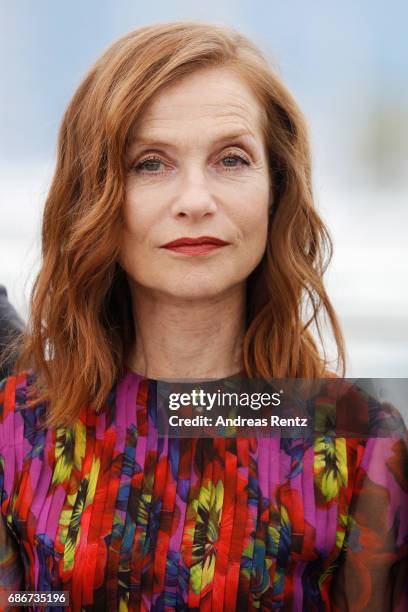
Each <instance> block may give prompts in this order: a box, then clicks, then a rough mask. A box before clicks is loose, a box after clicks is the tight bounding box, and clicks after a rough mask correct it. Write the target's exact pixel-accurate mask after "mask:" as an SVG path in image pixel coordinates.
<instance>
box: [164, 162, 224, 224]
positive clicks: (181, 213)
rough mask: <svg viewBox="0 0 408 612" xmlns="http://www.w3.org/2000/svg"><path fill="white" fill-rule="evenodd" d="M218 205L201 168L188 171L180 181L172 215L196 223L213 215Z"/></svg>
mask: <svg viewBox="0 0 408 612" xmlns="http://www.w3.org/2000/svg"><path fill="white" fill-rule="evenodd" d="M216 210H217V204H216V202H215V200H214V196H213V194H212V193H211V190H210V188H209V184H208V177H207V176H206V175H205V172H204V171H203V170H201V169H199V168H193V169H190V170H186V171H185V173H184V176H183V177H182V179H181V180H180V184H179V188H178V193H177V195H176V197H175V199H174V202H173V205H172V214H173V215H174V216H175V217H178V218H183V217H186V218H190V219H192V220H194V221H197V220H199V219H201V218H202V217H205V216H208V215H213V214H214V213H215V212H216Z"/></svg>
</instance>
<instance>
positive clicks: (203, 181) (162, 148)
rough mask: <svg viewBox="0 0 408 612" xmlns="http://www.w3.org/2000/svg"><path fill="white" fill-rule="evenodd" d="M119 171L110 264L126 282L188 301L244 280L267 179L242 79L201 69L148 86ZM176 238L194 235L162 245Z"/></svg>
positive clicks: (257, 238)
mask: <svg viewBox="0 0 408 612" xmlns="http://www.w3.org/2000/svg"><path fill="white" fill-rule="evenodd" d="M127 168H128V174H127V183H126V200H125V207H124V234H123V241H122V249H121V260H120V262H121V264H122V266H123V268H124V270H125V271H126V273H127V275H128V278H129V281H130V284H131V286H132V285H133V288H138V287H139V288H140V289H142V288H144V289H145V290H146V289H147V290H149V291H150V292H153V293H155V294H156V295H157V296H158V295H160V294H163V295H165V296H166V297H167V298H168V297H169V296H171V297H173V298H181V299H188V300H189V299H190V300H191V299H199V298H201V299H202V298H206V297H207V298H210V297H215V296H217V295H221V294H222V293H223V292H227V291H229V290H231V289H232V288H236V287H237V286H238V285H241V284H243V285H245V280H246V279H247V277H248V276H249V274H250V273H251V272H252V271H253V270H254V268H255V267H256V265H257V264H258V263H259V261H260V260H261V258H262V256H263V253H264V251H265V247H266V239H267V228H268V207H269V204H270V177H269V170H268V159H267V151H266V146H265V143H264V138H263V135H262V133H261V108H260V106H259V103H258V101H257V99H256V98H255V96H254V94H253V93H252V92H251V90H250V89H249V87H248V86H247V85H246V84H245V83H244V82H243V80H242V79H240V78H239V77H238V76H236V74H235V73H234V72H233V71H231V70H229V69H228V68H226V67H222V68H221V67H220V68H205V69H201V70H200V71H197V72H194V73H193V74H191V75H189V76H187V77H185V78H184V79H183V80H181V81H179V82H178V83H176V84H174V85H171V86H169V87H167V88H166V89H165V90H163V91H161V92H160V93H158V94H157V95H156V97H155V98H154V99H153V100H152V102H151V104H150V105H149V107H148V108H147V109H146V111H145V113H144V114H143V115H142V117H141V119H140V121H139V122H138V124H137V129H136V130H135V132H134V140H132V142H131V143H130V145H129V148H128V151H127ZM203 237H204V238H203ZM205 237H207V238H205ZM209 237H210V238H215V239H218V240H221V241H224V243H226V244H224V245H222V246H221V245H219V244H218V245H217V244H214V243H209V242H208V238H209ZM185 238H187V239H196V238H198V239H199V240H198V241H197V242H196V243H195V244H194V243H193V244H191V240H190V241H187V242H190V244H187V245H186V244H184V246H183V244H180V243H179V245H178V246H177V245H175V246H174V247H173V248H172V247H171V245H170V246H167V247H166V246H164V245H168V244H169V243H171V242H173V241H176V240H180V239H185ZM206 241H207V242H206ZM200 243H201V244H200Z"/></svg>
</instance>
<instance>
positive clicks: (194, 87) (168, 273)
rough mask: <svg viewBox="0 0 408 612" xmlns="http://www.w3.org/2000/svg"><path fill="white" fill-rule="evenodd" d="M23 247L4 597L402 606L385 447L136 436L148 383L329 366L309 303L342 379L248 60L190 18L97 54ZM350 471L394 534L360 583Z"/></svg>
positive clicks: (288, 134)
mask: <svg viewBox="0 0 408 612" xmlns="http://www.w3.org/2000/svg"><path fill="white" fill-rule="evenodd" d="M42 240H43V262H42V267H41V270H40V273H39V275H38V278H37V281H36V283H35V287H34V290H33V294H32V299H31V310H30V327H29V331H28V332H27V334H26V337H25V344H24V346H23V348H22V350H21V355H20V360H19V363H18V364H17V369H16V374H15V375H14V376H11V377H9V378H8V379H6V380H5V381H3V383H2V395H1V399H2V402H3V408H2V411H1V412H0V414H1V417H2V418H1V422H2V426H1V429H0V432H1V437H0V456H1V457H2V459H3V461H2V463H1V464H0V465H1V466H2V471H3V479H2V505H1V510H2V517H3V535H2V541H3V545H2V549H1V551H2V555H1V563H2V567H3V572H2V580H3V588H4V590H5V591H7V590H8V591H13V590H14V591H15V590H18V589H22V590H32V591H34V590H37V591H58V590H59V591H67V592H68V593H69V596H70V607H71V609H72V610H105V609H106V610H147V609H152V610H187V609H191V610H194V609H197V610H198V609H203V610H210V609H212V608H213V607H215V608H216V609H220V610H221V609H223V610H227V611H230V610H252V609H256V608H261V609H264V610H269V609H273V608H275V607H280V608H283V609H285V610H292V609H293V610H300V609H307V610H322V609H327V610H329V609H337V610H340V609H341V610H344V609H353V610H357V609H358V610H360V609H361V610H363V609H366V607H367V606H370V605H371V604H372V605H377V608H370V609H381V610H382V609H391V608H387V607H381V608H378V602H379V599H378V597H379V594H380V596H381V597H383V596H384V593H385V591H387V593H388V594H387V599H386V600H382V603H381V605H383V604H384V606H386V605H388V604H390V602H391V601H393V605H394V607H395V606H402V605H403V602H402V596H401V591H402V584H401V583H400V581H401V577H402V578H403V577H404V575H403V572H404V571H405V570H404V567H405V564H404V558H405V559H406V557H404V555H405V553H406V544H405V548H404V544H403V543H401V542H403V537H404V535H406V533H407V532H406V531H403V530H404V529H405V528H406V517H407V507H406V499H407V496H406V490H405V492H404V491H403V487H404V485H405V481H404V479H401V481H400V482H399V483H397V482H396V481H394V482H393V483H392V486H391V484H390V483H388V481H386V480H384V478H383V477H384V475H385V476H387V478H390V479H392V473H391V471H389V470H386V469H385V468H384V469H383V466H384V465H385V464H384V462H382V461H380V465H379V467H380V470H379V476H378V479H379V480H378V482H375V478H376V470H375V469H372V463H370V457H374V456H378V452H380V455H379V456H384V455H381V453H384V452H386V453H388V454H389V455H390V456H391V454H392V453H394V454H393V455H392V457H393V458H394V464H393V465H395V466H400V464H401V460H400V458H399V456H398V455H397V450H398V449H399V447H398V449H395V447H394V446H392V444H396V443H397V442H398V444H402V443H403V442H402V439H398V440H397V442H396V441H395V439H394V440H391V439H386V440H380V441H378V440H377V441H376V442H381V443H382V447H381V449H380V451H379V450H378V449H379V446H378V444H377V445H376V444H371V443H372V442H373V441H372V440H369V441H368V442H367V440H363V439H352V438H350V439H341V440H340V441H339V440H330V439H318V440H316V442H315V443H314V444H313V443H312V444H307V443H306V442H305V441H302V440H293V441H291V443H288V441H287V440H286V441H285V440H284V439H280V438H273V439H272V438H270V439H266V440H263V441H262V442H260V441H259V440H258V441H257V440H254V439H248V438H247V439H244V438H239V437H237V438H232V439H226V438H216V439H200V438H198V439H182V440H179V439H170V438H166V437H165V438H160V437H159V436H158V435H157V426H156V420H155V405H154V399H153V398H154V388H155V385H156V383H157V381H158V380H161V379H165V380H166V379H172V378H193V379H203V378H204V379H207V378H210V379H211V378H218V379H221V378H225V377H229V376H235V375H237V374H240V375H242V376H245V377H248V378H253V377H260V378H264V379H268V378H272V377H275V378H276V377H288V378H293V377H298V378H313V377H315V378H318V377H321V376H325V375H326V374H328V372H329V371H330V369H331V368H330V363H329V362H328V360H327V358H326V356H325V353H324V349H323V346H321V345H320V343H321V342H322V335H321V334H320V331H319V330H320V327H319V324H318V314H319V311H320V310H322V311H324V312H325V314H326V317H327V320H328V322H329V324H330V325H331V328H332V331H333V335H334V339H335V343H336V346H337V349H338V366H339V371H340V373H342V372H343V369H342V368H343V365H344V350H343V342H342V337H341V332H340V329H339V325H338V323H337V319H336V315H335V313H334V311H333V308H332V306H331V304H330V301H329V299H328V297H327V294H326V292H325V289H324V286H323V283H322V275H323V272H324V270H325V267H326V264H327V260H326V258H325V254H327V247H329V251H330V241H329V238H328V235H327V232H326V229H325V227H324V225H323V223H322V221H321V219H320V218H319V216H318V214H317V212H316V210H315V208H314V206H313V197H312V188H311V177H310V158H309V147H308V139H307V133H306V127H305V122H304V119H303V117H302V114H301V112H300V110H299V109H298V107H297V105H296V103H295V102H294V100H293V98H292V96H291V95H290V93H289V92H288V91H287V89H286V88H285V86H284V85H283V84H282V82H281V80H280V79H279V78H278V76H277V75H276V74H274V73H273V72H272V70H271V68H270V67H269V66H268V64H267V62H266V60H265V59H264V58H263V56H262V55H261V53H260V52H259V50H258V49H256V48H255V47H254V46H253V44H252V43H251V42H249V41H248V40H247V39H246V38H244V37H243V36H241V35H240V34H238V33H236V32H235V31H232V30H229V29H227V28H221V27H218V26H213V25H209V24H202V23H196V22H174V23H162V24H157V25H154V26H150V27H144V28H141V29H139V30H137V31H135V32H132V33H130V34H128V35H127V36H125V37H123V38H122V39H120V40H119V41H117V42H116V43H114V44H113V45H112V46H111V47H110V48H109V49H108V50H107V51H106V52H105V53H104V54H103V55H102V57H101V58H100V59H99V60H98V61H97V62H96V64H95V65H94V67H93V68H92V69H91V70H90V72H89V73H88V75H87V76H86V77H85V79H84V81H83V82H82V84H81V85H80V86H79V88H78V90H77V92H76V93H75V95H74V97H73V99H72V101H71V103H70V104H69V107H68V109H67V111H66V113H65V116H64V119H63V122H62V126H61V130H60V137H59V145H58V159H57V167H56V171H55V176H54V180H53V183H52V185H51V189H50V192H49V195H48V199H47V202H46V206H45V212H44V220H43V231H42ZM329 254H330V253H329ZM305 297H308V298H309V300H308V303H306V301H305V299H304V298H305ZM312 325H314V326H315V327H316V329H317V332H318V333H317V335H316V334H315V335H314V336H313V335H312V333H311V331H310V329H311V327H312ZM316 337H317V338H319V337H320V340H319V342H318V341H317V340H316V339H315V338H316ZM402 452H403V451H402V447H401V451H400V454H401V455H402ZM376 453H377V455H376ZM401 474H402V472H401ZM366 477H367V478H368V477H369V482H370V483H372V484H373V486H376V487H377V489H378V491H381V492H383V493H384V494H385V497H384V496H383V497H382V498H381V499H382V500H383V501H384V500H385V501H384V508H383V510H384V512H385V511H386V510H388V515H384V516H383V517H382V520H383V527H384V529H385V530H386V533H387V534H389V533H390V520H391V518H392V516H395V515H396V513H398V516H399V517H400V519H401V520H400V525H399V526H398V528H396V527H395V525H394V531H395V529H397V531H395V545H394V548H393V549H392V550H391V546H390V545H389V547H388V549H387V551H388V554H387V552H384V554H383V556H382V557H381V564H380V566H381V569H382V572H381V577H384V576H385V577H386V580H385V583H382V584H380V582H381V581H380V580H379V579H378V577H379V576H380V573H377V578H376V580H374V579H373V575H374V574H373V573H372V572H373V571H374V570H373V567H372V566H370V561H369V559H367V551H370V536H372V538H374V536H373V534H372V531H371V526H370V525H368V526H367V525H366V524H363V529H364V535H365V536H367V537H366V539H365V540H364V542H363V543H364V547H363V548H362V547H361V540H359V539H358V534H357V533H356V526H357V525H359V521H363V522H364V516H365V515H364V512H363V510H361V508H362V507H363V506H364V504H358V503H357V502H358V501H359V500H360V499H366V498H364V497H363V496H361V495H359V496H357V495H356V493H357V491H359V490H360V489H361V490H362V486H361V483H364V482H365V481H366V480H365V479H366ZM0 482H1V479H0ZM328 483H329V484H330V486H328ZM388 492H390V494H389V495H388V496H387V493H388ZM378 495H379V493H378ZM404 495H405V496H404ZM353 508H355V512H354V514H352V509H353ZM404 513H405V514H404ZM353 529H354V531H353ZM346 532H347V534H351V533H352V534H354V537H355V538H356V537H357V540H358V541H357V544H358V545H356V546H354V547H351V545H349V547H348V551H347V552H348V553H349V554H347V555H345V552H346V542H347V539H346ZM393 533H394V532H393ZM381 535H382V534H381ZM374 539H375V538H374ZM380 540H381V536H378V537H377V540H376V541H375V542H374V544H373V547H374V549H375V551H376V554H377V553H378V554H380V549H381V550H382V548H381V545H382V543H381V542H380ZM359 547H360V548H359ZM374 549H373V550H374ZM378 554H377V557H376V565H375V571H377V570H378V567H379V565H378V563H377V561H378ZM401 560H402V562H401ZM22 568H24V570H23V569H22ZM356 568H357V570H356ZM350 572H351V573H352V574H353V575H355V576H356V577H357V579H354V580H353V581H352V582H350V583H349V582H348V578H349V576H350ZM333 577H334V578H335V580H333ZM359 577H361V580H359ZM379 584H380V587H381V589H380V591H379V590H378V589H377V586H378V585H379ZM356 588H357V589H358V592H357V593H356V591H355V589H356ZM353 605H357V606H358V607H351V606H353ZM347 606H349V607H347ZM61 609H62V608H61ZM367 609H368V608H367ZM395 609H402V607H399V608H398V607H395Z"/></svg>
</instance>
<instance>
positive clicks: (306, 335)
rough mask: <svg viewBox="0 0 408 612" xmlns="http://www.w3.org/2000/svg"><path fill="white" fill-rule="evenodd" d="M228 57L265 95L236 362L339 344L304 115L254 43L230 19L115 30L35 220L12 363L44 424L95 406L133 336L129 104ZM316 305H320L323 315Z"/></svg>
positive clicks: (277, 359)
mask: <svg viewBox="0 0 408 612" xmlns="http://www.w3.org/2000/svg"><path fill="white" fill-rule="evenodd" d="M210 66H228V67H229V68H231V69H232V70H235V71H236V73H237V74H239V75H240V77H241V78H242V79H243V80H244V81H245V82H246V83H247V84H248V85H249V86H250V87H251V90H252V91H253V93H254V95H255V96H256V98H257V100H258V101H259V103H260V105H261V107H262V108H263V109H264V125H263V131H264V137H265V139H266V143H267V145H268V151H269V163H270V173H271V182H272V192H273V193H272V214H271V216H270V227H269V234H268V241H267V248H266V251H265V254H264V257H263V259H262V261H261V262H260V264H259V265H258V266H257V268H256V269H255V270H254V272H253V273H252V274H251V276H250V277H249V279H248V281H247V312H246V331H245V337H244V343H243V359H242V361H243V370H244V373H245V374H246V375H247V376H248V377H249V378H252V377H261V378H276V377H279V378H280V377H296V378H317V377H321V376H324V375H326V374H327V372H328V371H329V370H333V367H331V366H330V363H329V360H328V357H327V353H326V350H325V343H324V341H323V336H325V335H326V333H327V330H326V329H323V327H326V326H327V327H328V328H329V331H330V332H331V335H332V337H333V339H334V344H335V346H336V359H335V361H336V368H335V370H336V371H337V372H339V370H341V375H344V364H345V356H344V345H343V339H342V334H341V330H340V327H339V323H338V320H337V318H336V314H335V312H334V309H333V307H332V305H331V303H330V301H329V298H328V296H327V293H326V291H325V288H324V285H323V281H322V277H323V274H324V272H325V269H326V267H327V265H328V263H329V261H330V259H331V255H332V242H331V239H330V236H329V234H328V232H327V229H326V227H325V225H324V224H323V222H322V220H321V218H320V217H319V215H318V213H317V211H316V208H315V206H314V202H313V193H312V182H311V162H310V152H309V139H308V133H307V126H306V122H305V119H304V116H303V114H302V112H301V110H300V109H299V107H298V105H297V103H296V102H295V100H294V99H293V97H292V95H291V94H290V92H289V91H288V89H287V88H286V86H285V85H284V84H283V82H282V80H281V78H280V77H279V76H278V74H277V73H276V72H275V70H274V69H273V68H272V67H271V65H270V64H269V63H268V61H267V59H266V58H265V57H264V55H263V54H262V53H261V52H260V50H259V49H258V48H257V47H256V46H255V45H254V44H253V43H252V42H251V41H250V40H248V39H247V38H246V37H244V36H243V35H242V34H240V33H238V32H237V31H235V30H233V29H231V28H228V27H224V26H218V25H213V24H208V23H203V22H195V21H176V22H164V23H158V24H154V25H151V26H148V27H142V28H139V29H137V30H135V31H133V32H130V33H129V34H127V35H125V36H123V37H122V38H120V39H119V40H117V41H116V42H114V43H113V44H112V45H111V46H110V47H109V48H108V49H107V50H106V51H105V52H104V53H103V55H102V56H101V57H100V58H99V59H98V60H97V61H96V63H95V64H94V65H93V67H92V68H91V69H90V71H89V72H88V73H87V75H86V76H85V78H84V80H83V81H82V83H81V84H80V85H79V87H78V89H77V91H76V92H75V94H74V96H73V98H72V100H71V101H70V103H69V105H68V108H67V110H66V112H65V114H64V117H63V120H62V124H61V127H60V132H59V139H58V150H57V161H56V168H55V173H54V177H53V180H52V184H51V187H50V190H49V193H48V197H47V199H46V203H45V210H44V216H43V225H42V265H41V268H40V271H39V273H38V275H37V278H36V280H35V283H34V287H33V290H32V293H31V298H30V308H29V320H28V327H27V331H26V333H25V336H24V337H23V341H22V343H21V346H20V349H19V351H20V352H19V356H18V359H17V362H16V365H15V371H20V370H21V369H33V370H34V372H35V373H36V381H37V383H36V396H35V400H32V401H36V402H39V401H44V400H47V401H48V402H49V408H48V421H47V424H48V426H49V427H53V426H63V425H65V424H69V423H72V421H73V419H75V418H76V417H77V416H78V414H79V411H80V409H81V407H83V406H84V405H87V406H89V408H90V409H93V410H98V409H100V408H101V406H102V405H103V404H104V402H105V401H106V399H107V396H108V393H109V391H110V389H111V387H112V386H113V384H114V383H115V382H116V381H117V380H118V378H119V377H120V376H121V375H123V373H124V371H125V367H126V365H125V364H126V359H127V355H128V353H129V351H130V349H131V347H132V346H133V345H134V342H135V340H136V338H135V329H134V324H133V318H132V309H131V295H130V290H129V286H128V282H127V278H126V275H125V273H124V271H123V269H122V268H121V266H120V265H119V263H118V258H119V248H120V240H121V233H122V225H123V219H122V209H123V203H124V199H125V179H126V165H125V153H126V149H127V146H128V143H129V139H130V136H131V134H132V132H133V129H134V127H135V126H137V122H138V118H139V117H140V116H141V113H142V112H143V111H144V109H145V108H146V106H148V105H149V103H150V102H151V100H152V98H153V96H154V95H155V94H157V92H158V91H160V90H161V89H162V88H163V87H165V86H167V85H170V84H172V83H174V82H176V81H177V80H178V79H181V78H183V77H185V76H187V75H189V74H191V73H192V72H193V71H195V70H199V69H200V68H203V67H210ZM322 314H323V315H325V316H324V319H323V320H322V319H321V315H322Z"/></svg>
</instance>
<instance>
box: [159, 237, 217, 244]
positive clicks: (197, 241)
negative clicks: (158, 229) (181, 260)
mask: <svg viewBox="0 0 408 612" xmlns="http://www.w3.org/2000/svg"><path fill="white" fill-rule="evenodd" d="M186 244H218V245H223V244H229V242H225V240H221V239H220V238H215V237H214V236H198V237H197V238H187V237H184V238H177V240H172V241H171V242H167V243H166V244H163V247H177V246H182V245H186Z"/></svg>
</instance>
